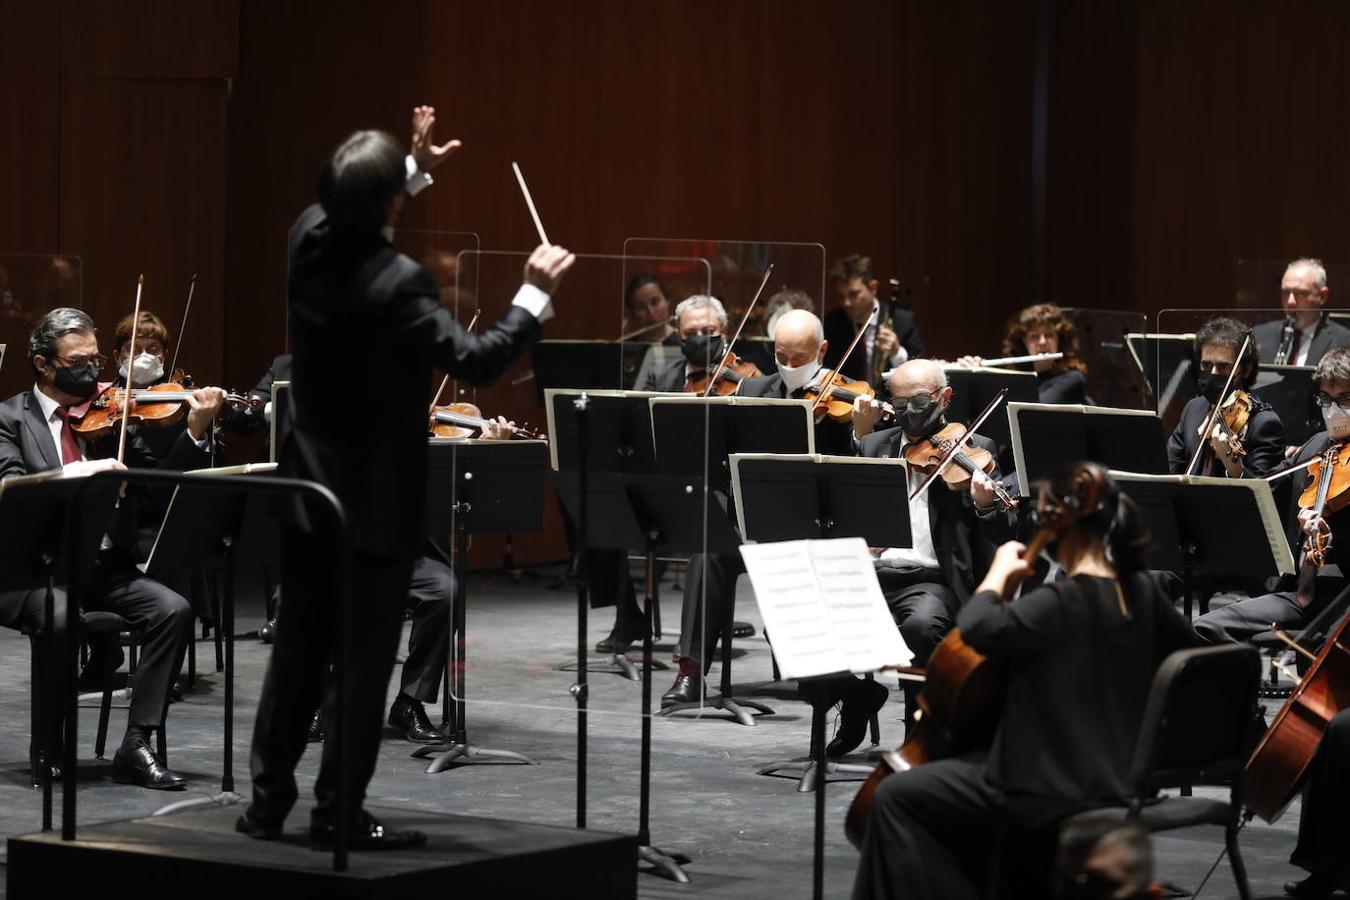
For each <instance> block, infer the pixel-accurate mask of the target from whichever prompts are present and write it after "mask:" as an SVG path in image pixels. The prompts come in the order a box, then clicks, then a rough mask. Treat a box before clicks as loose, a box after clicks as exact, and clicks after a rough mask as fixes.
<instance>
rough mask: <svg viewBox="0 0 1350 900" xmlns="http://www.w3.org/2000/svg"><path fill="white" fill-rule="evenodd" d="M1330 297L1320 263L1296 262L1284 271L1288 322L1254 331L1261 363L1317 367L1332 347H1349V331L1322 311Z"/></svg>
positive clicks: (1266, 324) (1283, 303) (1283, 295)
mask: <svg viewBox="0 0 1350 900" xmlns="http://www.w3.org/2000/svg"><path fill="white" fill-rule="evenodd" d="M1330 293H1331V291H1330V289H1329V288H1328V287H1327V270H1326V267H1325V266H1324V265H1322V261H1321V260H1318V259H1296V260H1294V261H1293V262H1291V263H1290V264H1289V265H1288V266H1287V267H1285V270H1284V275H1283V277H1281V278H1280V305H1281V306H1282V307H1284V314H1285V318H1284V319H1277V320H1275V321H1273V322H1263V323H1262V324H1260V325H1257V326H1256V327H1255V328H1253V329H1252V334H1254V335H1255V336H1256V339H1257V340H1258V341H1260V342H1261V362H1263V363H1279V364H1281V365H1286V366H1315V365H1317V363H1318V362H1319V361H1321V359H1322V356H1323V354H1325V353H1326V352H1327V351H1328V350H1330V349H1331V348H1332V347H1340V346H1343V345H1345V344H1350V328H1346V327H1345V326H1344V325H1340V324H1338V323H1336V322H1333V321H1331V320H1330V319H1329V318H1327V315H1326V313H1324V312H1323V311H1322V310H1323V308H1324V307H1325V306H1326V305H1327V298H1328V297H1329V296H1330Z"/></svg>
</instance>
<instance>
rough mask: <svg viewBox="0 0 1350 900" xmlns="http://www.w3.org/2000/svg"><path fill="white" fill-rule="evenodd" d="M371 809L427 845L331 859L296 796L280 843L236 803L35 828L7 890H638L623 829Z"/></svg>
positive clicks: (322, 893) (13, 893) (23, 893)
mask: <svg viewBox="0 0 1350 900" xmlns="http://www.w3.org/2000/svg"><path fill="white" fill-rule="evenodd" d="M370 810H371V812H373V813H374V814H375V815H376V816H378V817H380V819H381V820H382V821H384V822H385V823H386V824H388V825H392V826H393V827H395V828H417V829H419V830H421V831H424V832H426V834H427V845H426V846H425V847H422V848H418V849H415V850H408V851H405V852H398V853H387V852H382V853H360V852H355V853H353V854H352V855H351V858H350V860H351V862H350V865H351V867H350V869H349V870H348V871H346V872H334V871H333V868H332V857H331V856H330V855H329V854H327V853H315V852H314V851H312V850H310V849H309V847H308V843H307V840H306V837H305V834H304V826H305V825H307V824H308V822H309V808H308V806H307V805H303V804H302V805H301V806H300V807H297V810H296V812H295V813H294V814H292V816H291V817H290V821H291V822H293V823H296V824H294V825H293V826H292V827H291V828H289V829H288V830H287V832H286V836H285V837H284V838H283V839H282V840H280V841H255V840H253V839H251V838H247V837H244V836H243V835H240V834H237V833H235V831H234V822H235V820H236V819H237V818H239V809H238V807H223V808H222V807H216V808H211V809H194V810H191V811H188V812H182V813H177V814H173V815H165V816H148V817H146V818H143V819H127V820H123V821H118V822H109V823H106V824H103V825H89V826H86V827H84V828H82V829H81V830H80V835H79V837H78V838H77V839H76V840H74V841H62V840H61V837H60V835H59V834H55V833H52V832H45V833H43V832H38V833H36V834H28V835H20V836H17V837H11V838H10V839H9V864H8V867H7V870H8V886H7V891H8V895H9V896H10V897H37V896H93V895H96V894H99V893H105V892H106V891H108V890H109V888H110V886H116V885H121V886H122V887H123V888H125V889H130V886H131V885H142V886H153V888H154V893H156V894H162V895H167V896H174V895H181V896H191V897H193V898H195V900H207V898H216V897H220V898H230V900H237V898H239V897H246V896H249V895H250V893H254V894H255V896H268V897H277V896H281V897H325V898H333V900H337V898H363V900H364V898H371V900H375V898H385V897H391V898H392V897H436V896H449V895H451V894H453V895H454V896H458V897H528V896H535V895H539V896H542V895H543V893H544V891H545V890H550V889H552V890H550V892H554V891H556V888H557V887H558V886H560V885H567V886H569V888H570V890H569V891H568V893H572V895H573V896H581V895H584V896H586V897H587V898H588V900H601V898H614V900H619V898H634V897H636V896H637V870H636V869H635V868H634V867H633V859H634V858H635V857H636V855H637V838H636V836H634V835H631V834H628V835H618V834H606V833H604V832H596V831H588V830H578V829H573V828H560V827H557V826H552V825H531V824H526V823H523V822H512V821H506V820H502V819H480V818H472V817H468V816H444V815H436V814H434V813H425V812H416V811H411V810H406V809H380V808H378V807H371V808H370Z"/></svg>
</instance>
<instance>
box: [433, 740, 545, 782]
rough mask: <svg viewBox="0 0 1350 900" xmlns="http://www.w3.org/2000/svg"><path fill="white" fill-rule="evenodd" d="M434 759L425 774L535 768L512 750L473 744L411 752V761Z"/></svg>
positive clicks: (531, 760) (448, 745)
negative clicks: (480, 768) (474, 768)
mask: <svg viewBox="0 0 1350 900" xmlns="http://www.w3.org/2000/svg"><path fill="white" fill-rule="evenodd" d="M431 756H434V757H435V758H434V759H432V760H431V762H430V763H428V764H427V774H428V775H435V774H436V773H437V772H444V771H445V770H446V769H456V768H459V767H460V766H537V765H539V763H538V762H536V761H535V760H533V759H530V758H529V757H528V756H526V755H525V754H523V753H516V752H515V751H514V750H488V749H487V748H485V747H475V746H474V745H473V744H434V745H429V746H426V747H418V748H417V749H416V750H414V751H413V752H412V758H413V759H426V758H428V757H431Z"/></svg>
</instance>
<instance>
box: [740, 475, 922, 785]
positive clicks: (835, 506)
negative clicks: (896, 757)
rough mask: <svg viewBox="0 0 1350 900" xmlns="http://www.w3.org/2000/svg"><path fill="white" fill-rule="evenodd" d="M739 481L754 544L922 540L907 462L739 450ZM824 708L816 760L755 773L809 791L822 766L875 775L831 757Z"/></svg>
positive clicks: (815, 729)
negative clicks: (912, 512) (787, 779)
mask: <svg viewBox="0 0 1350 900" xmlns="http://www.w3.org/2000/svg"><path fill="white" fill-rule="evenodd" d="M731 478H732V488H733V490H734V491H735V497H736V517H737V521H738V523H739V525H740V528H741V535H742V536H743V537H744V538H745V540H746V541H747V542H754V543H769V542H775V541H793V540H805V539H809V538H842V537H860V538H862V539H863V540H865V541H866V542H867V545H868V546H869V547H909V546H911V545H912V544H913V542H914V537H913V532H912V531H911V528H910V522H909V467H908V465H906V464H905V463H904V462H903V461H897V460H894V459H872V458H865V457H853V456H821V455H818V454H814V455H776V454H741V453H738V454H736V455H734V456H732V457H731ZM822 690H823V688H822ZM822 696H823V695H822ZM824 707H825V704H824V703H823V702H817V703H816V704H815V711H814V712H813V713H812V717H811V741H812V746H813V747H815V751H816V758H815V759H812V758H811V757H810V756H804V757H797V758H795V759H786V760H776V761H774V762H770V763H766V764H765V765H762V766H760V767H759V768H757V769H756V770H755V773H756V774H757V775H778V774H779V773H790V774H797V775H799V780H798V782H797V790H798V791H801V792H806V791H809V790H812V789H813V787H814V789H816V790H817V791H819V790H820V785H821V783H822V782H823V780H824V779H823V778H822V777H821V776H820V775H818V774H817V771H818V770H823V772H824V773H825V774H829V773H833V772H842V773H852V774H862V775H867V774H870V773H871V771H872V768H873V767H872V766H865V765H859V764H857V763H833V762H829V761H827V760H826V759H825V708H824ZM849 780H852V779H849ZM820 802H821V801H819V800H818V801H817V803H820Z"/></svg>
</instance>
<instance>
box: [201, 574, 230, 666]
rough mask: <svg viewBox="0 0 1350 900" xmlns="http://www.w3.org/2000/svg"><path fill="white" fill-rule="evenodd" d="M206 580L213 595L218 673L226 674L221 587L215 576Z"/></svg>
mask: <svg viewBox="0 0 1350 900" xmlns="http://www.w3.org/2000/svg"><path fill="white" fill-rule="evenodd" d="M206 578H207V582H206V585H207V588H206V589H207V591H208V592H209V593H210V595H211V620H212V621H213V622H215V623H216V627H215V629H214V631H215V635H216V671H217V672H224V671H225V636H224V635H223V634H221V630H220V614H221V606H220V591H219V590H218V588H219V587H220V585H219V584H218V583H217V581H216V577H215V575H214V574H213V575H208V576H206Z"/></svg>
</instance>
